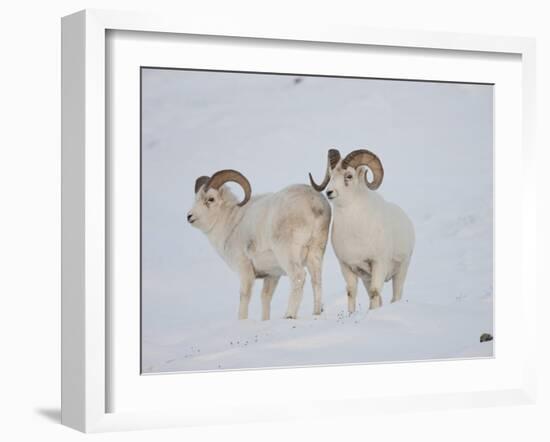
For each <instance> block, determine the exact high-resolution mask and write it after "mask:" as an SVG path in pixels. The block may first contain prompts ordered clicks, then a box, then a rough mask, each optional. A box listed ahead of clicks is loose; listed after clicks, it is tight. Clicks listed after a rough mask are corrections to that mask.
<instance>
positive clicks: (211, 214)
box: [187, 169, 252, 232]
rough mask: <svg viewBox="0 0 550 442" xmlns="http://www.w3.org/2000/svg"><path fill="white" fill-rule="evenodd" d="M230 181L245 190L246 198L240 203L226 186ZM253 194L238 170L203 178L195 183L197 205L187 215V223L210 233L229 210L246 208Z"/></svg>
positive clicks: (228, 170) (225, 171) (227, 170)
mask: <svg viewBox="0 0 550 442" xmlns="http://www.w3.org/2000/svg"><path fill="white" fill-rule="evenodd" d="M230 181H232V182H234V183H237V184H239V185H240V186H241V187H242V188H243V190H244V198H243V200H242V201H241V202H240V203H239V202H238V201H237V200H236V198H235V196H234V195H233V194H232V193H231V191H230V190H229V189H228V188H226V187H225V186H224V184H225V183H227V182H230ZM251 192H252V191H251V187H250V183H249V182H248V180H247V179H246V177H245V176H244V175H243V174H241V173H240V172H237V171H236V170H230V169H226V170H220V171H218V172H216V173H215V174H214V175H212V176H211V177H208V176H201V177H199V178H197V180H196V181H195V203H194V204H193V208H192V209H191V210H190V211H189V212H188V213H187V221H188V222H189V223H190V224H192V225H193V226H194V227H197V228H198V229H200V230H202V231H203V232H209V231H210V230H211V229H212V228H213V227H214V225H215V224H216V222H217V221H218V219H219V218H220V216H221V215H222V214H223V213H225V210H226V209H227V208H230V207H234V206H241V207H242V206H244V205H245V204H246V203H247V202H248V200H249V199H250V195H251Z"/></svg>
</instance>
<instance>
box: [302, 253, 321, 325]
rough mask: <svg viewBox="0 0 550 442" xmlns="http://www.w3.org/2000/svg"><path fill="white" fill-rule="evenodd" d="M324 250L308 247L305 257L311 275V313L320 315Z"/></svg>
mask: <svg viewBox="0 0 550 442" xmlns="http://www.w3.org/2000/svg"><path fill="white" fill-rule="evenodd" d="M323 253H324V250H319V249H313V248H312V249H310V250H309V253H308V255H307V258H306V267H307V270H308V272H309V276H310V277H311V286H312V287H313V314H314V315H320V314H321V312H322V311H323V302H322V278H321V275H322V267H323Z"/></svg>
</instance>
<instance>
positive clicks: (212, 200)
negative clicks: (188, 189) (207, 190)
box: [207, 197, 215, 203]
mask: <svg viewBox="0 0 550 442" xmlns="http://www.w3.org/2000/svg"><path fill="white" fill-rule="evenodd" d="M207 201H208V202H209V203H213V202H214V201H215V200H214V198H213V197H210V198H208V199H207Z"/></svg>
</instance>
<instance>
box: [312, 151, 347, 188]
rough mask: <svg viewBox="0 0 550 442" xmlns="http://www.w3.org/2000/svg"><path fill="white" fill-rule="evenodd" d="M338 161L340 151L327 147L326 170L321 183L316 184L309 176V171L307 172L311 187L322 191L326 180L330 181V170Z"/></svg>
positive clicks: (326, 183)
mask: <svg viewBox="0 0 550 442" xmlns="http://www.w3.org/2000/svg"><path fill="white" fill-rule="evenodd" d="M338 161H340V152H339V151H338V149H329V151H328V162H327V171H326V173H325V178H324V179H323V182H322V183H321V184H317V183H316V182H315V181H314V180H313V177H312V176H311V173H310V174H309V182H310V183H311V187H313V188H314V189H315V190H316V191H317V192H322V191H323V190H325V188H326V187H327V185H328V182H329V181H330V171H331V170H332V169H334V168H335V167H336V165H337V164H338Z"/></svg>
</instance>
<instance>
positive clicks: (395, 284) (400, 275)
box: [391, 260, 409, 302]
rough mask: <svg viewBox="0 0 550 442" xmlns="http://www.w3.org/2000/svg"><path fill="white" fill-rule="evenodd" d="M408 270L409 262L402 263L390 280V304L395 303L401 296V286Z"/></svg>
mask: <svg viewBox="0 0 550 442" xmlns="http://www.w3.org/2000/svg"><path fill="white" fill-rule="evenodd" d="M408 269H409V260H407V261H405V262H402V263H401V265H400V266H399V270H398V271H397V273H396V274H395V275H394V277H393V280H392V288H393V296H392V298H391V302H397V301H399V300H400V299H401V296H402V295H403V286H404V285H405V278H406V277H407V270H408Z"/></svg>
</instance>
